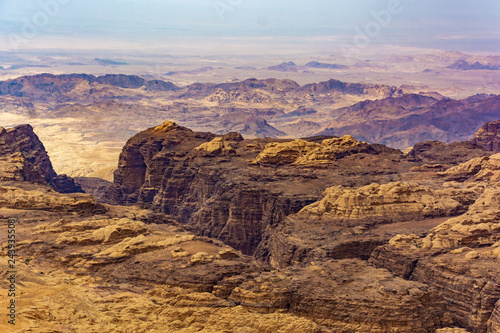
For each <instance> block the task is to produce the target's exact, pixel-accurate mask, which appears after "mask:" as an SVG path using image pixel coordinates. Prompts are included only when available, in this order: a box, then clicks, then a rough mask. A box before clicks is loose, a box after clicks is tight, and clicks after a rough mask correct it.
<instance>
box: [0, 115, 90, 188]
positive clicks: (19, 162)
mask: <svg viewBox="0 0 500 333" xmlns="http://www.w3.org/2000/svg"><path fill="white" fill-rule="evenodd" d="M0 180H3V181H7V180H18V181H29V182H36V183H43V184H50V185H51V186H52V187H53V188H54V189H56V190H57V191H59V192H62V193H71V192H81V191H82V190H81V188H80V187H78V186H76V185H75V183H74V181H73V179H71V178H69V177H67V176H66V175H57V174H56V172H55V171H54V169H53V168H52V163H51V162H50V159H49V156H48V155H47V152H46V151H45V147H44V146H43V144H42V142H41V141H40V139H38V136H37V135H36V134H35V133H34V132H33V127H31V126H30V125H20V126H17V127H15V128H9V129H5V128H3V127H0Z"/></svg>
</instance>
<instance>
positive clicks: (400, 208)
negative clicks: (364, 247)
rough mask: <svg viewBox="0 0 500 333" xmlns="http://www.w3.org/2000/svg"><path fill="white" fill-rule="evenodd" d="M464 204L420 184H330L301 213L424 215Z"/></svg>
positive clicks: (348, 216) (345, 216)
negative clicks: (322, 196)
mask: <svg viewBox="0 0 500 333" xmlns="http://www.w3.org/2000/svg"><path fill="white" fill-rule="evenodd" d="M459 208H460V204H459V203H458V202H457V201H455V200H453V199H451V198H450V197H449V195H448V194H447V193H440V192H439V191H433V190H431V189H430V188H426V187H424V186H421V185H419V184H416V183H402V182H398V183H389V184H383V185H379V184H371V185H368V186H365V187H362V188H359V189H346V188H344V187H342V186H336V187H330V188H328V189H326V191H325V197H324V198H323V199H322V200H320V201H318V202H315V203H313V204H311V205H309V206H306V207H304V208H302V210H301V211H300V212H301V213H306V214H312V215H317V216H321V215H325V216H327V217H329V218H334V219H335V218H337V219H363V218H377V217H381V218H386V219H401V218H404V217H405V216H406V217H407V218H408V217H412V218H419V217H420V218H422V217H430V216H449V215H452V214H454V213H456V212H457V211H458V210H459Z"/></svg>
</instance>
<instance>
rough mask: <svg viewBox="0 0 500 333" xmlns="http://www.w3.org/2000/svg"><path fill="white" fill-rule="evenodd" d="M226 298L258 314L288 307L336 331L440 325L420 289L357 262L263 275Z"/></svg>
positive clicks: (435, 306)
mask: <svg viewBox="0 0 500 333" xmlns="http://www.w3.org/2000/svg"><path fill="white" fill-rule="evenodd" d="M229 299H232V300H234V301H236V302H238V303H239V304H241V305H243V306H244V307H248V308H252V309H254V310H257V311H259V312H263V313H267V312H269V311H276V310H282V309H288V310H289V311H290V312H292V313H296V314H300V315H301V316H305V317H308V318H315V320H316V321H317V322H320V323H322V324H323V325H325V326H328V327H329V328H330V329H332V330H333V331H335V332H387V331H388V329H389V327H390V329H389V330H397V331H398V332H430V331H433V330H434V329H435V328H438V327H441V325H442V324H444V323H443V322H441V320H440V319H438V318H441V317H442V309H441V308H440V307H439V301H437V300H436V299H435V297H434V296H433V295H432V293H430V292H429V290H428V289H427V287H426V286H425V285H423V284H420V283H416V282H411V281H405V280H403V279H401V278H396V277H394V276H392V275H391V274H390V273H389V272H387V271H386V270H382V269H375V268H373V267H371V266H368V265H367V264H366V263H365V262H363V261H360V260H339V261H327V262H323V263H313V262H311V263H310V264H309V265H307V266H305V267H293V268H290V269H287V270H284V271H281V272H265V273H262V274H260V275H259V276H257V277H256V278H254V279H249V280H247V281H245V282H244V283H242V284H241V285H239V286H238V287H236V288H235V289H234V290H233V291H232V292H231V294H230V296H229ZM374 304H376V306H375V308H374V307H373V305H374ZM423 318H426V319H423Z"/></svg>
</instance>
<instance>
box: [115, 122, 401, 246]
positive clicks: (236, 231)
mask: <svg viewBox="0 0 500 333" xmlns="http://www.w3.org/2000/svg"><path fill="white" fill-rule="evenodd" d="M312 140H313V141H307V140H296V141H291V140H278V142H277V143H276V140H273V139H253V140H242V137H241V136H240V135H238V134H236V133H229V134H226V135H224V136H218V137H217V136H215V135H214V134H211V133H199V132H193V131H191V130H190V129H187V128H184V127H182V126H179V125H177V124H175V123H172V122H165V123H164V124H163V125H160V126H158V127H156V128H151V129H149V130H147V131H144V132H141V133H139V134H138V135H136V136H135V137H133V138H131V139H130V140H129V142H128V143H127V145H126V146H125V147H124V149H123V152H122V154H121V157H120V162H119V168H118V170H117V171H116V172H115V182H114V185H113V186H112V187H111V188H110V189H109V190H108V194H107V197H108V198H110V199H112V200H113V202H115V203H121V204H134V203H138V204H140V205H143V206H144V207H151V208H154V209H158V210H160V211H161V212H162V213H164V214H168V215H172V216H174V217H175V218H176V219H178V220H179V221H180V222H181V223H184V224H189V225H191V226H193V227H194V228H195V229H196V230H197V231H198V232H199V233H200V234H202V235H205V236H210V237H216V238H218V239H221V240H223V241H224V242H226V243H227V244H229V245H231V246H234V247H236V248H238V249H239V250H242V251H243V252H244V253H246V254H250V253H253V252H254V251H255V249H256V248H257V247H258V245H259V244H260V242H261V241H262V237H263V234H264V233H265V230H266V229H267V228H268V227H271V226H274V225H276V224H278V223H279V222H280V221H282V220H283V219H284V217H285V216H287V215H289V214H291V213H296V212H298V211H299V210H300V209H301V208H303V207H304V206H306V205H307V204H310V203H312V202H314V201H316V200H318V199H319V197H320V196H321V192H322V191H323V190H324V189H325V188H326V186H327V184H339V183H343V182H344V181H349V183H351V182H352V180H350V179H354V182H355V183H358V182H361V183H362V182H364V181H365V179H364V178H363V177H362V176H363V175H367V174H372V175H374V177H375V178H379V179H384V181H386V180H387V179H392V177H393V176H392V175H393V174H394V171H393V170H394V169H397V168H400V167H402V165H404V163H405V162H403V161H401V159H400V158H401V157H402V153H401V152H399V151H397V150H394V149H388V148H385V149H382V148H381V147H378V146H377V145H368V144H366V143H361V142H359V141H356V140H354V139H352V138H351V137H344V138H331V137H323V138H321V141H320V142H321V143H317V142H315V141H317V140H316V139H312ZM266 147H267V148H266ZM272 147H278V148H277V149H278V150H279V152H278V153H277V154H275V156H273V157H268V156H269V154H268V151H269V150H272V149H274V148H272ZM287 147H292V148H287ZM301 147H302V148H301ZM301 151H303V152H304V154H303V155H301V153H300V152H301ZM291 156H292V157H291ZM358 158H363V159H365V162H366V163H367V164H368V165H370V170H366V169H365V168H362V167H361V165H359V164H358V163H357V162H356V159H358ZM302 159H303V162H304V163H303V162H302ZM252 161H254V162H252ZM269 162H272V163H269ZM354 164H356V166H353V165H354ZM278 165H280V166H282V167H281V168H280V169H279V170H277V169H276V166H278ZM325 165H326V166H327V167H325ZM328 166H329V167H328ZM318 167H320V169H319V170H317V169H318ZM329 168H330V169H329ZM313 169H314V170H316V171H314V173H313V172H311V170H313ZM332 170H335V171H333V172H332ZM342 175H356V176H355V177H353V178H349V179H347V178H343V177H342Z"/></svg>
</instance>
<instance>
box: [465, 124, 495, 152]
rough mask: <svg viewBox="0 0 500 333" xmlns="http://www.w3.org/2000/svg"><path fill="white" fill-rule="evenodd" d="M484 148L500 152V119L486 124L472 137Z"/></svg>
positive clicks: (472, 140)
mask: <svg viewBox="0 0 500 333" xmlns="http://www.w3.org/2000/svg"><path fill="white" fill-rule="evenodd" d="M471 142H473V143H475V144H476V145H478V146H480V147H482V148H483V149H484V150H488V151H494V152H500V120H495V121H490V122H488V123H486V124H484V125H483V126H482V127H481V128H480V129H479V130H478V131H477V132H476V134H474V137H473V138H472V139H471Z"/></svg>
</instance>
